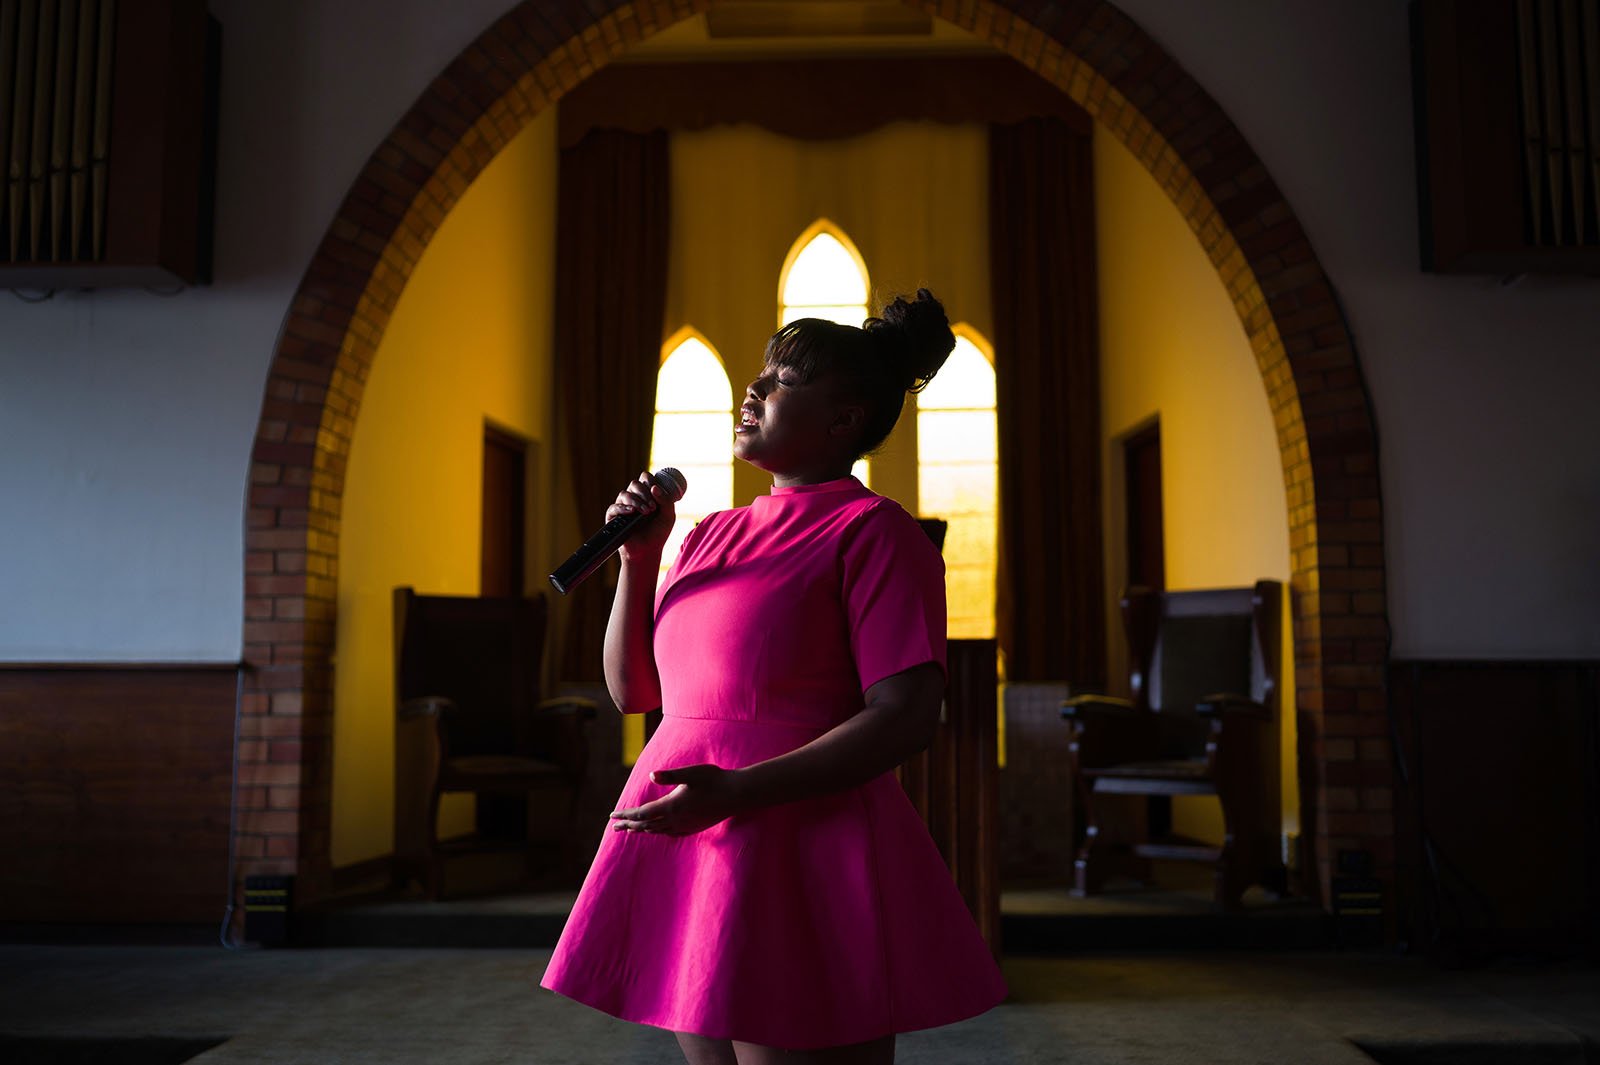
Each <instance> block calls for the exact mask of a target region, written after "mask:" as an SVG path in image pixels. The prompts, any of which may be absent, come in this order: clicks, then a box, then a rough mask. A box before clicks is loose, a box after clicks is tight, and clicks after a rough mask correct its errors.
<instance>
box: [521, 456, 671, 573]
mask: <svg viewBox="0 0 1600 1065" xmlns="http://www.w3.org/2000/svg"><path fill="white" fill-rule="evenodd" d="M650 479H651V480H653V481H655V483H656V484H658V485H660V486H661V490H662V491H663V492H666V493H667V497H668V498H669V499H671V500H672V501H673V502H674V503H676V502H677V501H678V500H680V499H682V498H683V493H684V492H686V491H688V488H689V482H688V480H687V479H686V478H685V477H684V476H683V474H681V473H679V472H678V471H677V470H675V469H673V468H672V467H671V466H663V467H661V468H660V469H659V470H657V471H656V472H655V473H652V474H651V475H650ZM653 516H654V512H651V513H649V514H646V513H645V512H644V511H640V510H636V511H634V512H633V513H632V514H618V515H617V516H616V517H614V518H612V519H611V520H610V521H608V522H606V523H605V524H604V525H602V526H601V527H600V531H599V532H597V533H595V534H594V535H593V536H591V537H589V539H587V540H585V541H584V542H583V546H582V547H580V548H578V549H577V550H576V551H574V552H573V553H572V557H571V558H569V559H567V560H566V561H565V562H563V563H561V565H560V566H559V567H558V568H557V569H556V571H555V572H554V573H552V574H550V583H551V584H553V585H555V586H556V591H558V592H560V593H561V594H562V595H566V594H567V593H568V592H570V591H572V589H574V588H576V587H577V586H578V584H579V583H580V582H581V581H582V580H583V579H584V578H585V577H587V576H589V574H591V573H593V572H594V571H595V570H597V569H599V568H600V567H601V566H603V565H605V562H606V559H608V558H610V557H611V556H612V555H613V554H615V553H616V550H617V548H619V547H621V546H622V541H624V540H626V539H627V538H628V537H629V536H632V535H633V532H634V530H635V529H637V528H638V527H639V526H640V525H641V524H642V523H644V522H646V521H648V520H649V519H650V518H652V517H653Z"/></svg>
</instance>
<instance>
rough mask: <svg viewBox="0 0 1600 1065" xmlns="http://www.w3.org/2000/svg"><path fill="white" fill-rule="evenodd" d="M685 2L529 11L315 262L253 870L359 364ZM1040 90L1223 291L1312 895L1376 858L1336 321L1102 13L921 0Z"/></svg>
mask: <svg viewBox="0 0 1600 1065" xmlns="http://www.w3.org/2000/svg"><path fill="white" fill-rule="evenodd" d="M704 6H705V5H704V3H702V2H690V0H680V2H674V3H668V2H664V0H660V2H644V0H640V2H634V3H624V2H607V0H587V2H585V0H541V2H538V3H535V2H532V0H527V2H524V3H522V4H520V5H518V6H517V7H516V8H515V9H514V10H513V11H511V12H510V13H509V14H507V15H506V16H505V17H503V18H502V19H500V20H499V21H498V22H496V23H495V24H494V25H492V26H490V27H489V28H488V29H487V30H485V31H484V33H483V34H482V35H481V36H480V37H479V38H478V39H477V40H476V41H475V42H474V43H473V44H472V45H470V46H469V47H468V48H467V49H466V50H465V51H463V52H462V53H461V55H460V56H458V57H457V58H456V59H455V60H454V61H453V62H452V63H451V64H450V65H449V67H447V68H446V69H445V71H444V72H443V73H441V74H440V75H439V76H438V77H437V78H436V79H434V81H433V83H432V84H431V85H429V86H428V88H427V89H426V90H425V91H424V92H423V93H422V95H421V97H420V98H419V99H418V100H417V101H416V103H415V104H414V105H413V106H412V107H411V109H410V110H409V111H407V112H406V114H405V115H404V116H403V117H402V118H401V119H400V121H399V123H398V125H397V126H396V127H395V129H394V131H393V132H391V133H390V135H389V136H388V137H387V138H386V139H385V140H384V142H383V143H382V144H381V145H379V147H378V148H377V150H376V151H374V152H373V154H372V157H371V158H370V159H369V160H368V161H367V163H366V165H365V167H364V168H363V169H362V171H361V174H360V176H359V177H358V178H357V179H356V181H355V183H354V185H353V186H352V187H351V189H350V192H349V194H348V195H347V196H346V198H345V201H344V203H343V204H342V205H341V206H340V208H339V211H338V215H337V217H336V218H335V220H334V222H333V224H332V225H331V226H330V227H329V229H328V232H327V234H326V236H325V237H324V238H323V240H322V243H321V245H320V246H319V247H318V249H317V251H316V254H315V255H314V257H313V259H312V262H311V264H310V266H309V268H308V269H307V271H306V275H305V278H304V279H303V280H302V282H301V284H300V288H299V291H298V293H297V295H296V297H295V300H294V303H293V305H292V307H291V310H290V314H289V317H288V321H287V324H286V327H285V330H284V333H283V336H282V338H281V340H280V341H279V344H278V348H277V351H276V352H275V353H274V357H273V361H272V367H271V375H270V378H269V381H268V385H267V394H266V398H265V402H264V404H263V407H262V413H261V425H260V429H259V431H258V434H257V438H256V444H255V452H254V463H253V465H252V467H251V485H250V507H249V529H248V530H247V534H246V571H247V576H246V581H247V582H248V583H247V588H246V599H245V630H244V631H245V651H246V659H247V660H248V662H249V663H250V664H251V665H252V666H253V667H254V669H253V670H252V672H251V673H250V674H249V675H248V676H247V679H246V683H247V685H248V691H249V696H248V698H247V701H246V706H245V711H246V719H245V728H244V734H243V739H242V742H243V743H244V744H247V745H251V746H247V747H246V749H245V750H242V751H241V754H242V755H244V754H248V755H249V757H248V758H242V759H241V770H240V773H241V782H242V783H244V784H245V785H246V787H247V788H249V789H251V801H252V802H253V803H254V804H255V805H253V806H252V807H251V814H250V815H249V816H247V817H246V818H245V820H244V821H243V822H242V824H241V828H240V832H239V838H238V841H237V842H238V846H239V853H240V854H241V855H243V856H245V861H244V862H243V863H242V866H241V869H240V871H239V872H240V876H243V875H244V874H245V873H247V872H257V871H260V872H267V871H271V872H285V873H287V872H293V873H295V874H297V876H298V880H299V883H298V885H297V892H298V897H299V898H302V899H308V898H315V897H316V895H317V894H318V892H319V891H320V890H321V888H322V886H323V885H325V883H326V878H327V874H328V830H329V820H330V819H329V802H330V789H329V781H330V775H331V766H332V758H331V753H330V751H329V748H328V739H329V736H330V734H331V728H332V713H333V707H332V701H331V700H332V694H331V693H332V673H331V666H330V659H331V655H332V651H333V638H334V637H333V632H334V619H333V611H334V591H335V566H336V565H337V560H338V538H339V506H340V497H341V493H342V490H343V484H344V469H345V458H346V455H347V454H348V451H349V447H350V440H351V435H352V432H353V428H354V424H355V418H356V415H357V412H358V411H359V409H360V405H361V395H362V388H363V385H364V383H365V381H366V376H367V371H368V368H369V366H370V364H371V360H372V355H373V352H374V350H375V349H376V348H377V345H378V342H379V340H380V338H381V337H382V335H383V331H384V329H385V328H386V326H387V324H388V320H389V315H390V313H391V312H392V311H393V309H394V306H395V303H396V301H397V300H398V298H399V295H400V292H401V290H402V289H403V288H404V286H405V283H406V279H407V278H408V277H409V276H410V273H411V270H412V269H413V268H414V266H415V265H416V262H417V260H418V258H419V257H420V255H421V253H422V250H423V248H424V247H425V246H426V245H427V242H428V240H429V238H430V237H431V236H432V234H433V233H434V232H435V231H436V230H437V228H438V226H439V224H440V223H441V222H442V221H443V219H444V217H445V215H446V214H447V213H448V212H449V211H450V208H451V207H452V206H453V205H454V204H455V202H456V201H457V199H459V198H460V196H461V195H462V193H463V192H465V191H466V189H467V187H468V186H469V185H470V184H471V183H472V180H473V178H475V177H476V176H477V174H478V173H479V171H481V170H482V169H483V167H484V166H485V165H486V164H487V163H488V162H489V160H490V159H492V158H493V157H494V155H495V153H496V152H498V151H499V150H500V149H501V148H502V147H503V146H504V145H505V144H506V143H507V141H509V140H510V138H511V137H512V136H514V135H515V134H516V133H517V132H518V131H519V130H520V129H522V128H523V126H524V125H525V124H526V123H527V122H528V120H529V119H530V118H532V117H533V116H534V115H535V114H537V113H539V112H540V111H541V110H543V109H544V108H546V107H548V106H550V105H551V104H552V103H554V102H555V101H556V100H557V99H559V98H560V97H561V95H562V94H563V93H565V92H567V91H568V90H570V89H571V88H572V87H573V86H575V85H576V84H578V82H579V81H581V80H582V79H583V78H584V77H586V76H588V75H589V74H590V73H592V72H593V71H594V70H596V69H598V68H599V67H601V66H603V65H604V64H605V63H606V62H607V61H608V60H609V59H611V58H612V57H614V56H615V55H616V54H618V53H619V52H620V51H622V50H623V49H625V48H626V47H627V46H628V44H629V43H631V42H634V41H638V40H641V39H643V38H645V37H648V36H649V35H651V34H652V33H654V32H656V31H657V30H660V29H662V28H664V27H666V26H668V25H670V24H672V23H673V22H676V21H679V20H680V19H682V18H685V17H687V16H689V15H690V14H693V13H695V12H696V11H698V10H700V9H702V8H703V7H704ZM916 6H920V7H925V8H927V9H929V10H931V11H933V12H934V13H935V14H937V15H938V16H940V17H941V18H945V19H947V20H949V21H951V22H953V23H955V24H956V25H958V26H961V27H963V28H965V29H967V30H968V31H970V32H972V33H974V34H976V35H977V36H979V37H982V38H985V39H987V40H990V41H992V42H993V43H994V44H995V45H996V46H997V47H999V48H1000V49H1002V50H1004V51H1005V52H1007V53H1009V54H1010V55H1012V56H1014V57H1015V58H1016V59H1018V60H1019V61H1020V62H1022V63H1024V64H1025V65H1027V66H1029V67H1030V68H1032V69H1033V70H1035V71H1037V72H1038V73H1039V74H1041V75H1042V76H1044V77H1045V78H1047V79H1048V80H1049V81H1051V82H1052V83H1054V84H1055V85H1057V86H1059V87H1060V88H1061V89H1062V91H1064V92H1066V93H1067V94H1068V95H1069V96H1070V97H1071V98H1072V99H1073V100H1074V101H1076V102H1077V103H1078V104H1079V105H1080V106H1082V107H1084V108H1085V109H1086V110H1087V111H1088V112H1089V113H1090V114H1091V115H1093V116H1094V117H1095V119H1096V120H1097V121H1099V122H1100V123H1101V124H1103V125H1104V126H1105V127H1106V128H1107V129H1108V130H1110V131H1111V132H1112V133H1113V134H1114V135H1115V136H1117V137H1118V138H1119V139H1120V140H1121V141H1122V142H1123V143H1124V144H1125V145H1127V147H1128V148H1129V149H1130V150H1131V151H1132V152H1133V153H1134V154H1135V155H1136V156H1137V157H1138V158H1139V159H1140V160H1141V161H1142V162H1143V163H1144V165H1145V166H1146V167H1147V168H1149V170H1150V172H1151V173H1152V174H1153V175H1154V176H1155V178H1156V180H1157V181H1158V182H1160V184H1161V186H1162V187H1163V188H1164V189H1165V190H1166V192H1167V194H1168V195H1169V196H1171V198H1172V200H1173V202H1174V203H1175V204H1176V205H1177V207H1178V209H1179V210H1180V211H1181V212H1182V213H1183V215H1184V217H1185V218H1186V219H1187V220H1188V222H1189V224H1190V226H1191V227H1192V228H1193V230H1194V232H1195V234H1196V236H1197V237H1198V238H1199V240H1200V242H1201V243H1202V245H1203V246H1204V247H1205V249H1206V252H1207V254H1208V255H1209V256H1210V257H1211V260H1212V262H1213V263H1215V264H1216V267H1217V272H1218V275H1219V276H1220V277H1221V279H1222V281H1223V283H1224V284H1225V285H1226V287H1227V289H1228V292H1229V294H1230V296H1231V297H1232V299H1233V302H1234V306H1235V309H1236V310H1237V312H1238V314H1239V318H1240V321H1241V322H1242V323H1243V325H1244V328H1245V331H1246V333H1247V335H1248V336H1249V338H1250V342H1251V345H1252V347H1253V349H1254V351H1255V353H1256V358H1257V360H1258V362H1259V364H1260V366H1261V373H1262V377H1263V380H1264V382H1265V384H1266V388H1267V394H1268V397H1269V402H1270V403H1271V406H1272V410H1273V414H1274V418H1275V421H1276V425H1277V432H1278V442H1279V447H1280V450H1281V452H1282V455H1283V472H1284V483H1285V485H1286V487H1287V490H1288V503H1289V512H1288V521H1289V527H1290V548H1291V552H1292V566H1293V577H1292V587H1293V590H1294V604H1295V605H1294V610H1295V616H1294V623H1295V632H1294V637H1295V657H1296V662H1297V668H1296V678H1295V683H1296V687H1297V701H1298V705H1299V708H1300V736H1301V744H1302V748H1303V750H1304V759H1303V764H1302V766H1301V775H1302V796H1301V811H1302V814H1301V816H1302V820H1303V822H1304V824H1305V826H1306V835H1307V838H1308V839H1310V840H1311V841H1312V842H1313V843H1314V855H1313V856H1312V857H1314V859H1315V861H1316V863H1317V867H1318V868H1319V870H1320V876H1319V877H1318V878H1317V879H1318V881H1319V883H1320V884H1321V886H1322V888H1323V890H1324V892H1325V890H1326V879H1327V875H1328V867H1329V863H1330V862H1331V861H1332V859H1333V856H1334V854H1335V853H1336V851H1337V849H1339V848H1343V847H1360V848H1363V849H1366V850H1369V851H1371V852H1373V854H1374V855H1375V857H1376V858H1377V861H1378V864H1379V866H1380V869H1382V870H1383V871H1384V873H1385V875H1387V874H1388V872H1389V870H1390V869H1391V868H1392V863H1393V860H1394V844H1393V836H1394V834H1393V825H1392V820H1393V815H1392V812H1391V807H1392V805H1393V804H1392V801H1391V787H1392V782H1391V780H1390V774H1389V760H1388V757H1387V755H1386V753H1385V751H1384V749H1383V746H1382V744H1381V743H1380V742H1377V741H1379V740H1381V737H1382V735H1383V733H1384V699H1385V694H1384V692H1385V689H1384V662H1385V660H1386V656H1387V636H1388V620H1387V614H1386V601H1385V595H1384V554H1383V524H1382V514H1381V503H1380V499H1379V487H1378V471H1377V442H1376V436H1375V433H1374V431H1373V424H1372V418H1371V408H1370V404H1369V402H1368V397H1367V393H1366V387H1365V384H1364V382H1363V379H1362V376H1361V370H1360V367H1359V365H1358V363H1357V361H1356V358H1355V353H1354V350H1353V348H1352V344H1351V338H1350V333H1349V330H1348V328H1347V327H1346V324H1345V322H1344V319H1343V316H1342V314H1341V313H1340V310H1339V307H1338V305H1337V303H1336V302H1335V299H1334V294H1333V289H1332V286H1331V285H1330V283H1329V281H1328V279H1327V277H1326V275H1325V274H1324V273H1323V270H1322V267H1321V265H1320V264H1319V263H1318V262H1317V258H1316V255H1315V253H1314V252H1313V251H1312V248H1311V245H1310V242H1309V241H1308V239H1307V237H1306V234H1305V232H1304V230H1303V229H1302V228H1301V226H1300V224H1299V222H1298V221H1297V220H1296V218H1295V216H1294V212H1293V211H1292V210H1291V209H1290V207H1289V205H1288V204H1287V203H1286V202H1285V200H1284V199H1283V195H1282V194H1281V193H1280V192H1279V190H1278V188H1277V186H1276V185H1275V184H1274V183H1273V181H1272V178H1271V177H1270V175H1268V173H1267V171H1266V168H1265V167H1264V166H1263V165H1262V163H1261V161H1260V160H1259V159H1258V158H1257V157H1256V155H1255V153H1254V151H1253V150H1252V149H1251V148H1250V146H1249V144H1247V143H1246V142H1245V140H1244V138H1243V137H1242V136H1241V135H1240V133H1239V131H1238V130H1237V129H1236V128H1235V127H1234V125H1233V123H1232V122H1231V121H1230V120H1229V119H1228V117H1227V115H1225V114H1224V113H1223V112H1222V110H1221V109H1220V108H1219V107H1218V106H1217V104H1216V102H1215V101H1214V100H1212V99H1211V97H1210V96H1208V95H1207V94H1206V92H1205V90H1203V89H1202V88H1201V87H1200V86H1199V85H1198V84H1197V83H1196V82H1195V81H1194V80H1193V79H1192V78H1190V77H1189V75H1187V74H1186V73H1185V72H1184V71H1183V70H1182V69H1181V68H1180V67H1179V66H1178V65H1177V63H1176V62H1175V61H1174V60H1173V58H1172V57H1171V56H1169V55H1168V54H1166V52H1164V51H1163V50H1162V49H1161V48H1160V47H1159V46H1158V45H1157V44H1156V43H1155V42H1154V41H1153V40H1151V39H1150V38H1149V37H1148V36H1147V35H1146V34H1145V33H1144V32H1143V31H1142V30H1141V29H1139V27H1138V26H1137V25H1135V24H1134V23H1133V22H1132V21H1131V20H1129V19H1128V18H1127V17H1126V16H1125V15H1123V14H1122V13H1121V12H1120V11H1118V10H1117V9H1116V8H1115V7H1114V6H1112V5H1111V4H1109V3H1104V2H1101V0H1065V2H1058V3H1050V4H1046V3H1042V2H1038V0H1008V2H995V3H979V2H974V0H942V2H937V3H918V4H916Z"/></svg>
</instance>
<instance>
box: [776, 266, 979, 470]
mask: <svg viewBox="0 0 1600 1065" xmlns="http://www.w3.org/2000/svg"><path fill="white" fill-rule="evenodd" d="M955 346H956V337H955V334H954V333H952V332H951V331H950V320H949V319H948V318H946V317H945V314H944V305H943V304H942V303H940V302H939V301H938V300H937V299H935V298H934V295H933V293H931V292H929V291H928V290H927V289H925V288H919V289H917V295H916V299H914V300H907V299H906V298H905V297H904V296H896V297H895V298H894V299H893V300H892V301H890V303H889V304H888V306H886V307H884V309H883V311H882V312H881V313H880V315H879V317H877V318H868V319H867V320H866V321H865V322H863V323H862V324H861V327H860V328H859V329H858V328H856V327H855V326H853V325H840V324H839V323H838V322H830V321H828V320H827V319H825V318H797V319H795V320H794V321H792V322H790V323H789V324H788V325H786V326H784V327H783V328H782V329H779V330H778V331H777V332H776V333H774V334H772V339H771V340H769V341H767V350H766V361H767V362H768V363H771V364H772V365H774V366H782V367H785V368H786V369H789V370H792V371H794V373H795V374H796V375H797V376H798V377H799V378H800V380H801V382H803V383H809V382H811V381H814V380H816V379H817V378H818V377H819V376H821V375H824V374H830V373H832V374H838V375H839V377H840V379H841V381H842V382H843V384H844V387H845V389H846V390H847V392H848V393H849V394H851V395H853V396H854V397H855V398H858V399H861V400H863V401H864V402H865V404H866V407H867V417H866V421H865V423H864V424H863V425H862V429H861V435H860V436H859V437H858V438H857V439H856V445H855V452H856V457H857V458H860V457H861V456H862V455H868V454H871V453H873V452H875V451H877V450H878V449H879V448H880V447H882V446H883V442H884V441H885V440H887V439H888V437H889V433H890V432H891V431H892V430H893V429H894V425H895V422H897V421H899V420H900V411H901V409H902V408H903V407H904V406H905V402H906V395H905V394H906V393H907V392H920V391H922V390H923V388H925V387H926V386H927V384H928V382H929V381H931V380H933V375H934V374H936V373H938V372H939V367H941V366H943V365H944V361H945V360H946V359H948V358H949V357H950V352H952V351H954V350H955Z"/></svg>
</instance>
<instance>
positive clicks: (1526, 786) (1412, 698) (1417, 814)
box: [1364, 661, 1600, 954]
mask: <svg viewBox="0 0 1600 1065" xmlns="http://www.w3.org/2000/svg"><path fill="white" fill-rule="evenodd" d="M1597 685H1600V663H1595V662H1584V661H1570V662H1526V661H1523V662H1512V661H1504V662H1502V661H1395V662H1392V663H1391V664H1390V667H1389V692H1390V700H1391V702H1390V705H1391V707H1392V711H1393V715H1394V717H1393V723H1394V728H1395V736H1396V738H1397V739H1398V740H1399V750H1398V754H1399V765H1400V767H1401V772H1400V773H1398V774H1397V775H1396V780H1395V791H1394V795H1395V806H1396V809H1395V825H1396V842H1397V844H1398V846H1397V848H1396V852H1397V853H1396V856H1397V863H1396V872H1397V881H1398V882H1397V887H1398V889H1399V891H1400V893H1401V898H1400V899H1399V900H1398V901H1399V904H1400V913H1399V916H1400V918H1401V921H1402V922H1403V925H1404V927H1405V928H1406V930H1407V934H1408V938H1410V939H1411V941H1412V943H1413V944H1414V945H1415V946H1416V947H1417V948H1418V949H1421V950H1425V951H1429V952H1430V953H1432V952H1444V953H1451V954H1459V953H1469V954H1471V953H1485V952H1489V953H1493V952H1498V951H1524V950H1534V951H1546V950H1557V951H1567V950H1570V949H1573V948H1582V947H1584V946H1587V949H1588V950H1590V951H1591V952H1593V951H1600V696H1597ZM1364 742H1365V741H1364ZM1370 742H1373V743H1381V744H1385V745H1387V743H1388V741H1387V739H1379V738H1376V737H1375V738H1374V739H1373V740H1372V741H1370Z"/></svg>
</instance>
